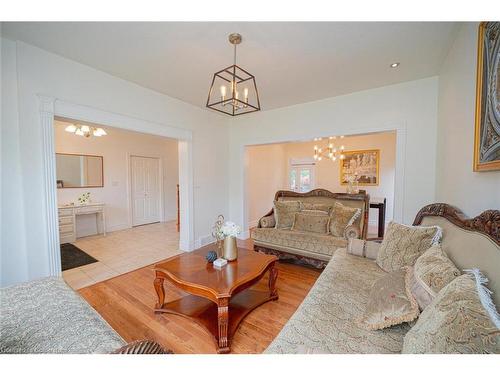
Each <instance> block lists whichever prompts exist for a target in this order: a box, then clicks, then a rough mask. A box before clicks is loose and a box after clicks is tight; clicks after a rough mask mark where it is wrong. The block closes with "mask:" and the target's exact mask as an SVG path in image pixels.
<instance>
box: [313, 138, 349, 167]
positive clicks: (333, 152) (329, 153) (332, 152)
mask: <svg viewBox="0 0 500 375" xmlns="http://www.w3.org/2000/svg"><path fill="white" fill-rule="evenodd" d="M340 138H344V136H343V135H341V136H340ZM314 139H315V141H321V140H322V138H314ZM336 139H337V137H328V141H329V142H328V143H327V144H326V145H325V149H324V151H323V148H322V147H320V146H318V145H314V147H313V150H314V155H313V158H314V160H318V161H321V160H323V157H324V158H327V159H330V160H331V161H336V160H337V158H340V159H344V151H345V147H344V145H340V151H338V150H337V147H335V144H334V140H336Z"/></svg>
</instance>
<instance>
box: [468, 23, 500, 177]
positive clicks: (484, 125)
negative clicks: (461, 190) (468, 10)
mask: <svg viewBox="0 0 500 375" xmlns="http://www.w3.org/2000/svg"><path fill="white" fill-rule="evenodd" d="M493 170H500V22H481V23H480V25H479V32H478V45H477V82H476V121H475V129H474V171H475V172H481V171H493Z"/></svg>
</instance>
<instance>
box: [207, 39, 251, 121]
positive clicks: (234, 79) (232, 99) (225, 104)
mask: <svg viewBox="0 0 500 375" xmlns="http://www.w3.org/2000/svg"><path fill="white" fill-rule="evenodd" d="M241 41H242V37H241V35H240V34H238V33H233V34H230V35H229V43H231V44H232V45H233V46H234V63H233V65H231V66H228V67H227V68H225V69H222V70H220V71H218V72H217V73H215V74H214V77H213V78H212V84H211V86H210V91H209V93H208V99H207V107H208V108H210V109H213V110H215V111H218V112H222V113H225V114H227V115H230V116H238V115H243V114H245V113H250V112H256V111H260V101H259V92H258V91H257V85H256V83H255V77H254V76H253V75H252V74H250V73H248V72H247V71H246V70H244V69H242V68H240V67H239V66H238V65H236V46H237V45H238V44H240V43H241Z"/></svg>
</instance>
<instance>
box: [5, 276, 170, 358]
mask: <svg viewBox="0 0 500 375" xmlns="http://www.w3.org/2000/svg"><path fill="white" fill-rule="evenodd" d="M0 300H1V309H0V332H1V335H0V353H2V354H9V353H10V354H35V353H36V354H91V353H98V354H104V353H117V354H163V353H167V352H168V351H165V350H164V349H163V348H162V347H161V346H160V345H159V344H157V343H156V342H154V341H149V340H145V341H136V342H133V343H130V344H127V343H126V342H125V341H124V340H123V339H122V338H121V337H120V335H118V333H117V332H116V331H115V330H114V329H113V328H111V326H110V325H109V324H108V323H107V322H106V321H105V320H104V319H103V318H102V317H101V316H100V315H99V314H98V313H97V312H96V311H95V310H94V309H93V308H92V307H91V306H90V305H89V304H88V303H87V302H86V301H85V300H84V299H83V298H82V297H80V295H78V293H76V292H75V291H74V290H72V289H71V288H70V287H69V286H68V285H67V284H66V283H65V282H64V280H63V279H62V278H59V277H47V278H43V279H39V280H34V281H30V282H27V283H22V284H17V285H13V286H9V287H6V288H2V289H0Z"/></svg>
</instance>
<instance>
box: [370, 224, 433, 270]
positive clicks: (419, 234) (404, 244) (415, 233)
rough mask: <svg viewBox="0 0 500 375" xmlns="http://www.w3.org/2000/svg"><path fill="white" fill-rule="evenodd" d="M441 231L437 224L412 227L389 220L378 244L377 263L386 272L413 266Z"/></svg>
mask: <svg viewBox="0 0 500 375" xmlns="http://www.w3.org/2000/svg"><path fill="white" fill-rule="evenodd" d="M441 233H442V232H441V228H439V227H438V226H432V227H422V226H415V227H414V226H409V225H403V224H398V223H395V222H394V221H391V222H390V223H389V225H388V226H387V231H386V234H385V237H384V239H383V240H382V244H381V245H380V251H379V252H378V255H377V264H378V265H379V267H380V268H382V269H383V270H384V271H387V272H393V271H396V270H398V269H400V268H402V267H404V266H413V265H414V264H415V261H416V260H417V258H418V257H419V256H420V255H422V254H423V252H424V251H425V250H427V249H428V248H430V247H431V246H432V245H434V244H438V243H439V241H440V240H441Z"/></svg>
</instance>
